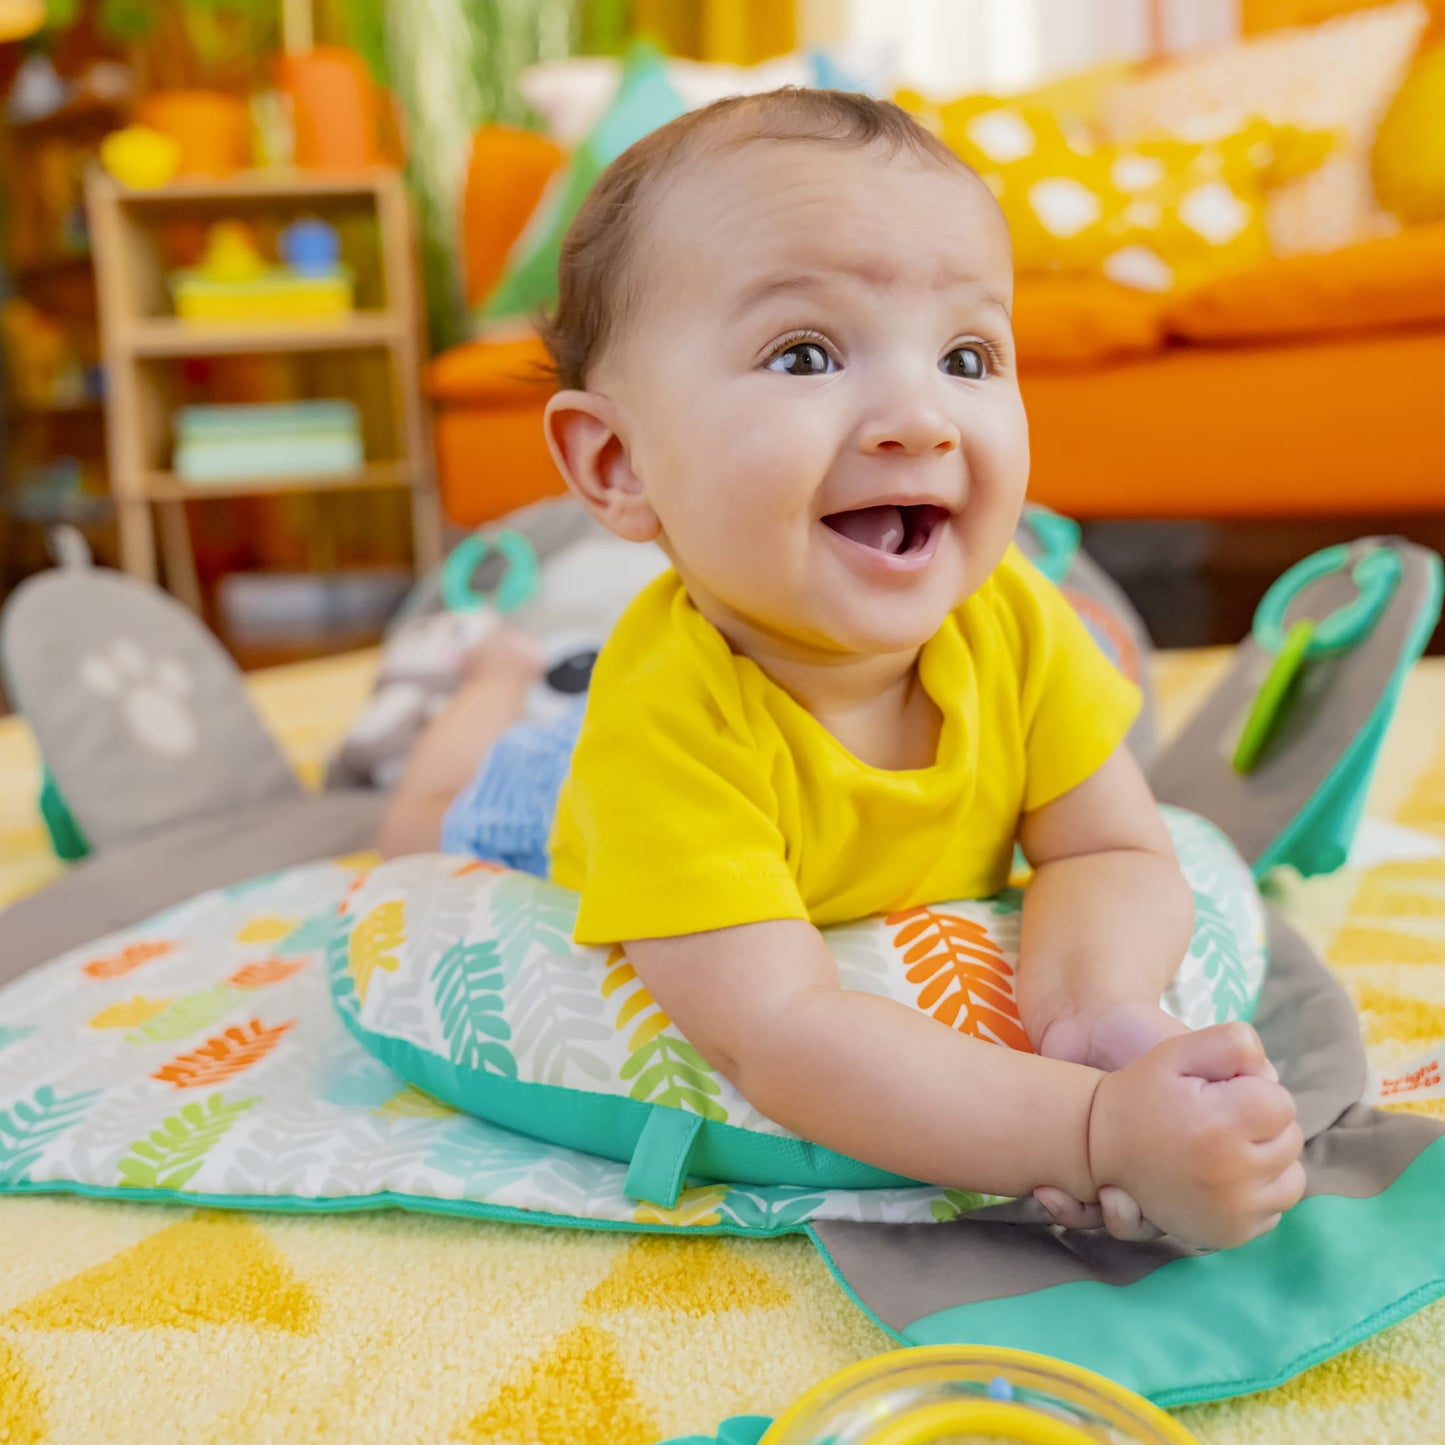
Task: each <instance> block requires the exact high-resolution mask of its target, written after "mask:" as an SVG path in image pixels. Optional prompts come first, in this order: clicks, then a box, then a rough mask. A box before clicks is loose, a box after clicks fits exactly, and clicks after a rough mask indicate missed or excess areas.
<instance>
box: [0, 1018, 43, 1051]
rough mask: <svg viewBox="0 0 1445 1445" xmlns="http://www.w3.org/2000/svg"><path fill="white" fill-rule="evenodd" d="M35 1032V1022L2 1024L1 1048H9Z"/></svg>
mask: <svg viewBox="0 0 1445 1445" xmlns="http://www.w3.org/2000/svg"><path fill="white" fill-rule="evenodd" d="M34 1032H35V1025H34V1024H0V1049H8V1048H9V1047H10V1045H11V1044H18V1043H19V1042H20V1040H21V1039H28V1038H29V1037H30V1035H31V1034H33V1033H34Z"/></svg>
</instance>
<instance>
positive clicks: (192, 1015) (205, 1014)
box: [125, 983, 238, 1044]
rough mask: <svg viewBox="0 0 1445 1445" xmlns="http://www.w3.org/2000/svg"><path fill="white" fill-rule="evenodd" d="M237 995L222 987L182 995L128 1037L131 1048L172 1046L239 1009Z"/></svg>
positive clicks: (127, 1041) (214, 985)
mask: <svg viewBox="0 0 1445 1445" xmlns="http://www.w3.org/2000/svg"><path fill="white" fill-rule="evenodd" d="M237 998H238V995H237V994H236V992H235V990H234V989H229V988H227V987H226V985H225V984H223V983H217V984H213V985H212V986H211V987H210V988H207V989H202V990H201V991H200V992H199V993H188V994H184V995H182V997H180V998H178V999H177V1000H176V1001H175V1002H174V1003H173V1004H171V1005H170V1006H169V1007H168V1008H165V1009H163V1010H162V1011H161V1012H160V1013H158V1014H157V1015H156V1016H155V1017H154V1018H153V1019H147V1020H146V1021H145V1023H143V1024H142V1025H141V1026H140V1027H139V1028H138V1029H137V1030H136V1031H135V1032H134V1033H132V1034H127V1035H126V1036H125V1041H126V1043H128V1044H156V1043H173V1042H174V1041H175V1040H176V1039H183V1038H186V1037H187V1036H188V1035H190V1034H193V1033H195V1032H196V1030H197V1029H203V1028H205V1027H207V1025H209V1024H213V1023H215V1021H216V1020H217V1019H218V1018H220V1017H221V1016H222V1015H223V1014H226V1013H229V1012H230V1011H231V1010H232V1009H233V1008H235V1007H236V1003H237Z"/></svg>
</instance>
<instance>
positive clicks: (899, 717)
mask: <svg viewBox="0 0 1445 1445" xmlns="http://www.w3.org/2000/svg"><path fill="white" fill-rule="evenodd" d="M560 281H561V293H560V301H559V304H558V307H557V311H556V314H555V316H554V317H553V319H552V320H551V322H550V324H549V326H548V328H547V332H546V339H547V342H548V345H549V347H550V349H551V351H552V354H553V357H554V359H555V361H556V367H557V373H558V377H559V380H560V383H561V387H562V389H561V390H560V391H559V392H558V393H557V394H556V395H555V396H554V397H553V398H552V400H551V402H550V404H549V405H548V407H547V413H546V426H547V437H548V441H549V444H550V446H551V449H552V453H553V455H554V457H555V458H556V460H557V464H558V466H559V467H560V468H561V470H562V472H563V474H564V475H565V477H566V479H567V481H568V484H569V485H570V487H571V489H572V491H573V493H574V494H575V495H576V497H577V498H578V499H579V500H580V501H581V502H582V504H583V505H584V506H585V507H586V508H587V509H588V510H589V512H591V514H592V515H593V516H594V517H596V518H597V519H598V520H600V521H601V522H602V523H603V524H604V525H605V526H607V527H608V528H610V529H611V530H612V531H613V532H614V533H616V534H617V535H618V536H619V537H623V538H626V539H628V540H630V541H635V542H650V541H655V542H656V543H657V544H658V545H659V546H660V547H661V548H662V550H663V551H664V552H665V553H666V555H667V557H668V559H669V560H670V561H671V563H672V570H670V571H668V572H666V573H665V574H664V575H663V576H662V577H660V578H659V579H658V580H657V581H656V582H654V583H652V584H651V585H650V586H649V587H648V588H647V589H646V590H645V591H644V592H643V593H642V594H641V595H640V596H639V597H638V599H637V600H636V601H635V602H634V603H633V604H632V606H631V607H630V609H629V610H628V611H627V612H626V614H625V615H624V616H623V617H622V619H621V621H620V622H619V624H618V625H617V627H616V629H615V631H614V633H613V634H612V636H611V638H610V640H609V641H608V643H607V645H606V647H605V648H604V650H603V652H602V654H601V657H600V658H599V660H598V662H597V665H596V669H595V673H594V676H593V680H592V686H591V692H590V696H589V698H588V700H587V703H586V711H585V719H583V717H582V716H581V712H580V710H579V712H578V713H577V714H575V715H573V716H570V717H569V718H567V719H565V720H564V721H563V723H562V724H560V725H558V726H554V727H539V726H536V725H527V724H521V725H518V726H515V727H512V726H510V725H511V724H513V723H515V721H516V719H517V718H518V717H519V716H520V713H521V709H522V705H523V700H524V698H525V696H526V693H527V690H528V688H529V687H530V686H531V684H532V682H533V681H534V679H535V677H536V674H537V670H538V668H539V667H540V665H541V664H540V660H539V659H538V657H537V656H536V655H535V653H534V652H533V650H532V648H531V645H530V644H529V643H528V642H527V641H526V640H525V639H521V638H518V637H515V636H512V635H499V636H497V637H495V638H494V639H493V640H492V641H491V643H490V644H489V645H488V646H487V647H485V648H483V649H482V650H480V651H479V653H478V654H477V656H476V657H475V659H474V667H473V670H472V673H471V675H470V677H469V678H468V680H467V682H466V684H465V685H464V686H463V688H462V690H461V692H460V693H459V694H458V697H457V699H456V700H455V702H454V703H453V705H452V707H451V708H450V709H449V710H448V711H447V712H446V713H444V714H443V715H442V716H441V717H440V718H439V719H438V720H437V722H436V723H435V724H434V725H433V727H432V729H431V731H430V732H429V733H428V734H426V735H425V736H424V738H423V740H422V742H421V743H420V744H419V745H418V748H417V750H416V752H415V754H414V755H413V757H412V759H411V761H410V764H409V766H408V769H407V772H406V774H405V776H404V777H403V780H402V782H401V784H400V786H399V788H398V790H397V793H396V795H395V798H394V799H393V803H392V807H391V812H390V815H389V817H388V819H387V821H386V824H385V826H384V829H383V836H382V839H381V845H382V847H383V848H384V850H386V851H390V852H401V851H411V850H416V849H420V848H435V847H436V846H437V844H438V841H439V834H440V841H441V842H442V844H443V845H444V846H445V847H446V849H447V850H448V851H458V850H466V851H471V852H474V853H477V854H479V855H481V856H487V857H492V858H495V859H497V860H498V861H502V862H506V863H509V864H512V865H514V866H523V867H530V868H531V869H533V871H537V872H545V873H549V874H550V876H551V877H552V878H553V879H554V880H555V881H556V882H558V883H560V884H562V885H564V886H566V887H568V888H571V889H575V890H576V891H577V892H578V893H579V894H580V896H581V906H580V911H579V913H578V917H577V926H576V935H577V939H578V941H579V942H581V943H612V942H623V943H624V944H625V947H626V950H627V954H628V957H629V958H630V960H631V961H632V963H633V965H634V967H635V968H636V970H637V973H638V975H639V977H640V978H641V979H642V981H643V983H644V984H645V985H646V987H647V989H648V991H649V992H650V993H651V994H652V996H653V997H654V998H655V999H656V1000H657V1002H658V1003H659V1005H660V1006H661V1007H662V1008H663V1010H664V1011H665V1012H666V1013H667V1014H668V1015H669V1016H670V1017H671V1018H672V1019H673V1021H674V1022H675V1023H676V1024H677V1026H678V1027H679V1028H680V1029H681V1030H682V1032H683V1033H684V1034H685V1035H686V1036H687V1037H688V1038H689V1039H690V1040H691V1041H692V1043H693V1044H694V1045H695V1046H696V1047H697V1049H698V1050H699V1052H700V1053H701V1054H702V1055H703V1056H704V1057H705V1058H706V1059H707V1060H708V1061H709V1063H711V1064H712V1065H713V1066H714V1067H715V1068H716V1069H718V1070H719V1071H720V1072H721V1073H723V1074H725V1075H727V1077H728V1078H729V1079H731V1080H732V1081H733V1083H734V1084H736V1086H737V1087H738V1089H739V1090H740V1091H741V1093H742V1094H743V1095H744V1096H745V1097H746V1098H747V1099H749V1100H750V1101H751V1102H752V1103H753V1104H754V1105H755V1106H756V1107H757V1108H758V1109H760V1110H761V1111H762V1112H763V1113H764V1114H766V1115H768V1116H769V1117H770V1118H772V1119H775V1120H776V1121H777V1122H778V1123H780V1124H783V1125H785V1126H786V1127H787V1128H789V1129H792V1130H793V1131H795V1132H796V1133H798V1134H800V1135H802V1136H804V1137H805V1138H809V1139H813V1140H816V1141H818V1142H819V1143H821V1144H824V1145H826V1146H828V1147H829V1148H832V1149H835V1150H839V1151H841V1152H843V1153H846V1154H851V1155H854V1156H856V1157H858V1158H860V1159H863V1160H866V1161H868V1162H869V1163H872V1164H874V1165H877V1166H880V1167H881V1168H884V1169H888V1170H892V1171H895V1172H897V1173H899V1174H902V1175H906V1176H909V1177H911V1178H914V1179H919V1180H923V1181H927V1182H930V1183H936V1184H941V1185H950V1186H957V1187H964V1188H969V1189H977V1190H983V1191H987V1192H991V1193H997V1194H1007V1195H1020V1194H1028V1193H1030V1192H1033V1193H1034V1195H1035V1196H1036V1197H1037V1198H1038V1199H1039V1200H1040V1202H1041V1203H1042V1204H1043V1205H1044V1207H1045V1208H1046V1209H1047V1210H1048V1211H1049V1213H1050V1214H1051V1215H1052V1217H1053V1218H1054V1219H1055V1220H1056V1221H1058V1222H1059V1223H1062V1224H1066V1225H1070V1226H1076V1227H1086V1226H1096V1225H1098V1224H1100V1223H1102V1224H1103V1225H1104V1226H1105V1227H1106V1228H1107V1229H1108V1230H1109V1231H1110V1232H1111V1233H1112V1234H1114V1235H1116V1236H1118V1237H1121V1238H1134V1237H1142V1236H1144V1235H1146V1234H1147V1233H1148V1232H1149V1231H1150V1230H1151V1229H1152V1228H1159V1229H1163V1230H1166V1231H1168V1232H1170V1233H1173V1234H1175V1235H1177V1236H1179V1237H1181V1238H1182V1239H1184V1240H1187V1241H1189V1242H1190V1243H1193V1244H1196V1245H1199V1246H1206V1247H1208V1246H1229V1245H1235V1244H1239V1243H1242V1242H1243V1241H1245V1240H1247V1239H1250V1238H1252V1237H1253V1236H1255V1235H1257V1234H1260V1233H1262V1232H1264V1231H1265V1230H1268V1229H1270V1228H1272V1227H1273V1226H1274V1224H1275V1223H1276V1222H1277V1221H1278V1219H1279V1217H1280V1214H1281V1212H1282V1211H1283V1210H1286V1209H1289V1208H1290V1207H1291V1206H1292V1205H1293V1204H1295V1203H1296V1202H1297V1201H1298V1199H1299V1198H1300V1195H1301V1192H1302V1188H1303V1179H1304V1176H1303V1171H1302V1168H1301V1166H1300V1163H1299V1154H1300V1149H1301V1135H1300V1130H1299V1127H1298V1125H1297V1123H1296V1122H1295V1110H1294V1105H1293V1101H1292V1099H1291V1097H1290V1095H1289V1094H1288V1093H1287V1092H1286V1091H1285V1089H1283V1088H1282V1087H1281V1086H1280V1084H1279V1083H1278V1082H1277V1080H1276V1076H1275V1074H1274V1071H1273V1069H1272V1068H1271V1066H1270V1065H1269V1063H1268V1061H1267V1060H1266V1058H1265V1056H1264V1053H1263V1051H1262V1049H1261V1047H1260V1043H1259V1040H1258V1038H1257V1036H1256V1035H1255V1033H1254V1031H1253V1030H1252V1029H1251V1028H1250V1027H1249V1026H1248V1025H1246V1024H1243V1023H1232V1024H1223V1025H1218V1026H1216V1027H1214V1028H1209V1029H1204V1030H1201V1031H1199V1032H1197V1033H1190V1032H1189V1031H1188V1030H1186V1029H1185V1028H1184V1027H1183V1026H1182V1025H1180V1024H1178V1023H1176V1022H1175V1021H1173V1020H1172V1019H1170V1018H1169V1017H1168V1016H1167V1015H1166V1014H1165V1013H1163V1012H1162V1011H1161V1009H1160V1008H1159V999H1160V994H1161V992H1162V990H1163V988H1164V987H1165V985H1166V984H1167V983H1168V981H1169V980H1170V979H1171V978H1172V976H1173V974H1174V972H1175V969H1176V966H1177V965H1178V963H1179V961H1180V959H1181V958H1182V957H1183V955H1184V953H1185V951H1186V949H1187V948H1188V944H1189V938H1190V928H1191V920H1192V906H1191V898H1190V893H1189V889H1188V887H1187V886H1186V884H1185V881H1184V879H1183V877H1182V875H1181V873H1180V871H1179V868H1178V865H1177V862H1176V860H1175V858H1174V855H1173V851H1172V848H1171V845H1170V842H1169V838H1168V835H1167V833H1166V832H1165V829H1164V826H1163V823H1162V821H1161V819H1160V816H1159V813H1158V810H1157V808H1156V806H1155V804H1154V801H1153V798H1152V797H1151V795H1150V792H1149V789H1148V786H1147V784H1146V783H1145V781H1144V778H1143V776H1142V774H1141V773H1140V771H1139V768H1138V766H1137V765H1136V764H1135V763H1134V761H1133V759H1132V758H1131V756H1130V754H1129V753H1128V752H1127V751H1126V750H1125V749H1124V748H1123V747H1122V746H1121V743H1122V740H1123V738H1124V735H1125V733H1126V732H1127V731H1128V728H1129V726H1130V723H1131V722H1132V720H1133V718H1134V715H1135V712H1136V710H1137V708H1138V705H1139V698H1138V695H1137V692H1136V690H1135V689H1134V688H1133V687H1132V686H1131V685H1130V684H1128V683H1127V682H1125V681H1124V680H1123V679H1122V678H1121V677H1120V675H1119V674H1118V673H1117V672H1116V671H1115V670H1114V669H1113V668H1112V667H1111V666H1110V665H1109V664H1108V663H1107V662H1106V661H1105V659H1104V658H1103V657H1102V655H1101V654H1100V653H1099V652H1098V650H1097V649H1096V648H1095V647H1094V645H1093V643H1092V642H1091V641H1090V639H1089V637H1088V635H1087V633H1086V632H1085V630H1084V628H1083V626H1082V625H1081V624H1080V622H1079V621H1078V619H1077V618H1076V617H1075V616H1074V614H1073V613H1072V611H1071V610H1070V609H1069V607H1068V605H1067V604H1066V603H1065V602H1064V601H1063V600H1062V598H1061V597H1060V595H1059V594H1058V592H1057V591H1056V590H1055V589H1053V588H1052V587H1051V586H1050V584H1049V583H1047V582H1046V581H1045V580H1044V579H1043V578H1042V577H1041V576H1040V575H1039V574H1038V573H1037V572H1036V571H1035V570H1034V569H1033V568H1032V567H1031V565H1030V564H1028V563H1027V562H1026V561H1024V560H1023V559H1022V558H1021V556H1020V555H1019V553H1018V552H1017V551H1016V550H1015V549H1014V547H1013V546H1012V545H1011V539H1012V536H1013V531H1014V527H1015V524H1016V523H1017V522H1018V519H1019V514H1020V509H1021V507H1022V504H1023V500H1024V490H1025V484H1026V482H1027V479H1028V470H1029V447H1028V430H1027V424H1026V421H1025V417H1024V409H1023V404H1022V402H1021V399H1020V396H1019V387H1018V375H1017V363H1016V360H1015V357H1014V352H1013V346H1012V339H1011V332H1010V307H1011V304H1012V292H1013V281H1012V265H1011V254H1010V246H1009V237H1008V232H1007V229H1006V227H1005V224H1004V221H1003V218H1002V216H1001V214H1000V212H999V209H998V206H997V205H996V204H995V202H994V199H993V197H992V195H991V194H990V193H989V191H988V189H987V187H986V186H985V185H984V184H983V183H982V182H981V181H980V180H979V178H978V177H977V176H976V175H975V174H974V173H973V172H972V171H971V170H969V168H968V167H967V166H965V165H964V164H963V163H962V162H961V161H960V160H958V159H957V158H956V157H955V156H954V155H953V154H952V153H951V152H949V151H948V150H947V149H946V148H945V147H944V146H943V145H942V144H941V143H940V142H938V141H937V140H935V139H934V138H933V137H932V136H931V135H929V134H928V133H927V132H925V131H924V130H923V129H922V128H920V127H919V126H918V125H916V124H915V123H914V122H913V121H912V120H911V119H910V118H908V117H907V116H906V115H905V114H904V113H903V112H902V111H900V110H898V109H897V108H895V107H894V106H891V105H888V104H883V103H879V102H876V101H873V100H869V99H866V98H863V97H859V96H855V95H847V94H841V93H834V92H827V91H791V90H789V91H778V92H774V93H772V94H768V95H760V96H752V97H747V98H738V99H731V100H726V101H721V102H719V103H718V104H716V105H712V106H710V107H708V108H707V109H705V110H701V111H697V112H694V113H692V114H689V115H687V116H684V117H683V118H681V119H679V120H676V121H674V122H672V123H671V124H670V125H667V126H664V127H663V128H662V129H661V130H658V131H656V132H654V133H653V134H652V135H650V136H648V137H647V138H646V139H645V140H643V141H641V142H640V143H638V144H637V145H635V146H633V147H632V148H631V149H630V150H629V151H627V152H626V153H625V154H624V155H623V156H621V157H620V158H619V159H618V160H617V161H615V162H614V163H613V165H612V166H611V167H610V168H609V169H608V170H607V172H606V173H605V174H604V175H603V177H602V178H601V180H600V181H599V183H598V184H597V186H596V188H595V189H594V190H593V192H592V193H591V195H590V196H589V198H588V200H587V202H586V204H585V206H584V207H583V209H582V212H581V214H580V215H579V216H578V218H577V220H576V222H575V223H574V225H573V227H572V229H571V231H570V233H569V235H568V237H567V241H566V245H565V247H564V250H563V254H562V258H561V271H560ZM579 726H580V735H579ZM479 759H482V762H481V766H480V767H478V760H479ZM444 817H445V826H443V819H444ZM1016 840H1017V842H1018V843H1019V845H1020V846H1021V847H1022V849H1023V852H1024V854H1025V855H1026V857H1027V859H1028V861H1029V863H1030V865H1031V867H1032V869H1033V878H1032V881H1031V883H1030V884H1029V886H1028V889H1027V891H1026V894H1025V902H1024V908H1023V920H1022V929H1023V931H1022V940H1021V945H1020V956H1019V964H1018V971H1017V1001H1018V1007H1019V1012H1020V1016H1021V1019H1022V1022H1023V1025H1024V1028H1025V1030H1026V1032H1027V1033H1028V1036H1029V1038H1030V1040H1031V1041H1032V1043H1033V1044H1034V1046H1035V1048H1036V1049H1037V1053H1036V1054H1029V1053H1022V1052H1017V1051H1011V1050H1009V1049H1005V1048H1001V1047H999V1046H997V1045H994V1044H991V1043H987V1042H982V1041H980V1040H977V1039H973V1038H969V1037H966V1036H964V1035H962V1034H959V1033H957V1032H955V1031H954V1030H951V1029H948V1028H941V1027H939V1025H938V1023H937V1022H936V1021H935V1020H933V1019H931V1018H929V1017H927V1016H925V1015H924V1014H922V1013H920V1012H918V1011H916V1010H913V1009H909V1008H907V1007H904V1006H902V1005H900V1004H897V1003H893V1002H890V1001H888V1000H885V999H882V998H879V997H875V996H873V995H869V994H862V993H856V992H851V991H848V990H845V989H843V988H841V987H840V986H839V980H838V971H837V968H836V966H835V963H834V960H833V957H832V955H831V954H830V953H829V951H828V948H827V946H826V945H825V943H824V941H823V939H822V936H821V935H820V933H819V931H818V930H819V928H820V927H821V926H824V925H828V924H833V923H839V922H843V921H848V920H854V919H859V918H863V917H866V916H869V915H873V914H881V913H888V912H894V911H898V910H901V909H905V908H908V907H911V906H914V905H917V904H921V903H927V902H937V901H939V900H943V899H949V898H960V897H982V896H986V895H988V894H991V893H994V892H996V891H997V890H998V889H999V888H1000V887H1002V886H1003V885H1004V883H1005V882H1006V880H1007V877H1008V873H1009V868H1010V861H1011V858H1012V855H1013V850H1014V844H1015V841H1016Z"/></svg>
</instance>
